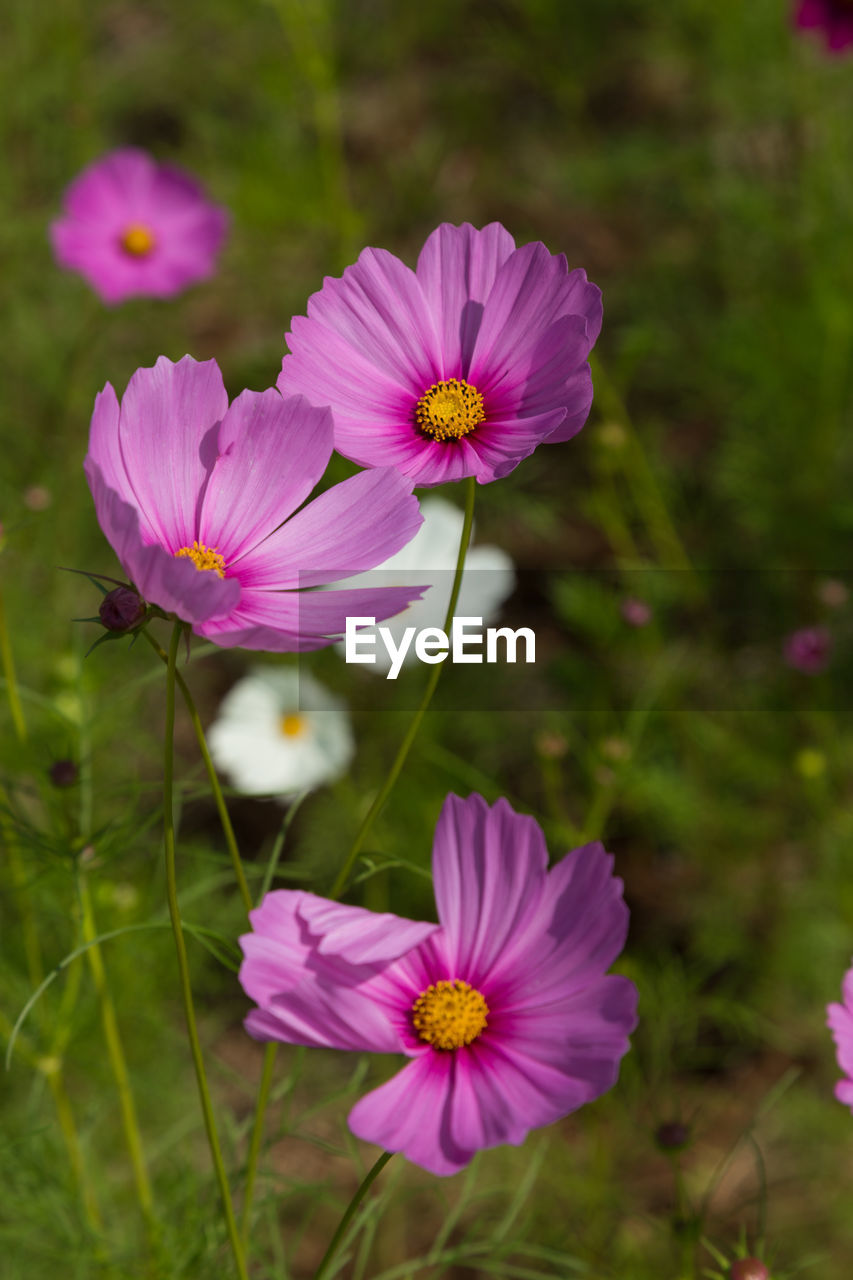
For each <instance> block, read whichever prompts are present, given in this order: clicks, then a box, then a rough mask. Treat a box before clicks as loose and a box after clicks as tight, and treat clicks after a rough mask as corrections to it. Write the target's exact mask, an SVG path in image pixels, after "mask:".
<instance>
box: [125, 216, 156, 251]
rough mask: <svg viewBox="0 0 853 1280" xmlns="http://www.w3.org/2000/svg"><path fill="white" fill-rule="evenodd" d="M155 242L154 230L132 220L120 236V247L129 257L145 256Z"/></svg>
mask: <svg viewBox="0 0 853 1280" xmlns="http://www.w3.org/2000/svg"><path fill="white" fill-rule="evenodd" d="M156 243H157V241H156V239H155V236H154V232H153V231H152V230H151V228H150V227H145V226H143V225H142V223H141V222H134V223H133V224H132V225H131V226H129V227H128V228H127V230H126V231H125V232H123V234H122V237H121V247H122V249H124V251H125V253H128V254H130V256H131V258H147V256H148V254H149V253H150V252H151V250H152V249H153V248H154V246H155V244H156Z"/></svg>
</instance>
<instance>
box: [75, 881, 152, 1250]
mask: <svg viewBox="0 0 853 1280" xmlns="http://www.w3.org/2000/svg"><path fill="white" fill-rule="evenodd" d="M77 892H78V894H79V897H80V917H81V924H82V934H83V941H84V942H86V943H88V944H89V945H88V957H89V968H90V969H91V971H92V980H93V982H94V984H95V991H96V992H97V995H98V1001H99V1003H100V1006H101V1025H102V1026H103V1030H104V1039H105V1041H106V1045H107V1056H108V1057H109V1060H110V1067H111V1069H112V1073H113V1078H114V1080H115V1083H116V1089H117V1090H118V1098H119V1106H120V1108H121V1119H122V1127H123V1128H124V1137H125V1142H126V1143H127V1150H128V1154H129V1155H130V1163H131V1167H132V1169H133V1180H134V1182H135V1184H136V1196H137V1199H138V1201H139V1208H140V1210H141V1212H142V1217H143V1219H144V1221H145V1227H146V1230H147V1232H148V1237H149V1241H150V1243H151V1246H152V1248H154V1247H156V1245H157V1241H158V1226H157V1220H156V1217H155V1215H154V1200H153V1197H152V1195H151V1183H150V1181H149V1178H148V1169H147V1167H146V1163H145V1155H144V1152H143V1149H142V1137H141V1134H140V1131H139V1121H138V1119H137V1116H136V1104H135V1102H134V1098H133V1090H132V1089H131V1085H130V1074H129V1072H128V1069H127V1060H126V1059H125V1056H124V1048H123V1046H122V1042H121V1035H120V1033H119V1028H118V1019H117V1018H116V1011H115V1005H114V1004H113V998H112V995H111V994H110V988H109V984H108V982H107V974H106V969H105V967H104V959H103V954H102V952H101V948H100V944H99V943H98V942H97V937H98V931H97V929H96V927H95V916H94V911H93V908H92V896H91V894H90V892H89V885H88V881H87V879H86V873H85V871H84V870H83V869H82V868H81V869H80V871H79V874H78V877H77Z"/></svg>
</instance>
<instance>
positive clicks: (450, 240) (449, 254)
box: [417, 222, 515, 390]
mask: <svg viewBox="0 0 853 1280" xmlns="http://www.w3.org/2000/svg"><path fill="white" fill-rule="evenodd" d="M514 250H515V241H514V240H513V238H512V236H511V235H510V234H509V232H508V231H506V230H504V228H503V227H502V226H501V224H500V223H499V222H492V223H489V225H488V226H487V227H483V229H482V231H478V230H477V229H476V228H475V227H472V226H471V224H470V223H468V222H464V223H463V224H462V226H461V227H454V226H452V225H451V224H450V223H449V222H444V223H442V224H441V226H440V227H437V228H436V230H435V231H433V233H432V234H431V235H430V236H429V237H428V238H427V240H426V243H425V244H424V247H423V248H422V249H421V252H420V255H419V257H418V265H417V277H418V280H419V282H420V285H421V288H422V290H423V294H424V297H425V299H426V301H427V304H428V306H429V307H430V310H431V312H432V315H433V321H434V324H435V327H436V330H437V332H438V335H439V341H440V344H441V352H442V356H443V364H442V368H441V374H440V376H441V377H442V378H459V377H462V376H464V374H463V370H465V369H467V368H468V364H469V362H470V359H471V353H472V352H473V350H474V341H475V339H476V337H477V331H478V329H479V327H480V319H481V317H482V314H483V304H484V303H485V301H486V298H487V297H488V296H489V293H490V291H491V288H492V285H493V284H494V282H495V277H496V275H497V273H498V269H499V268H500V267H501V266H502V265H503V263H504V262H505V261H506V260H507V258H508V257H509V256H510V254H511V253H512V252H513V251H514ZM424 390H426V388H424Z"/></svg>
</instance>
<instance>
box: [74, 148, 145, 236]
mask: <svg viewBox="0 0 853 1280" xmlns="http://www.w3.org/2000/svg"><path fill="white" fill-rule="evenodd" d="M154 169H155V165H154V161H153V160H152V158H151V156H149V155H148V154H147V153H146V152H144V151H140V150H138V149H137V148H136V147H121V148H119V149H118V150H117V151H111V152H110V153H109V154H108V155H106V156H102V157H101V158H100V159H99V160H96V161H94V163H93V164H91V165H89V166H88V168H86V169H84V170H83V172H82V173H80V174H79V175H78V176H77V177H76V178H75V179H74V181H73V182H72V183H71V185H70V186H69V187H68V190H67V191H66V193H65V198H64V202H63V203H64V205H65V208H66V210H67V211H68V213H69V214H71V215H72V216H73V217H75V218H79V219H80V220H81V221H83V222H97V223H101V224H102V223H103V220H104V219H109V220H111V221H112V222H113V223H114V224H115V225H116V226H118V227H121V226H122V225H126V224H127V222H129V221H131V220H132V218H133V216H134V215H138V214H141V213H142V212H143V210H145V209H146V208H147V204H146V197H147V195H148V192H149V190H150V187H151V182H152V179H153V176H154Z"/></svg>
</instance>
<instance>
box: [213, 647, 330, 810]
mask: <svg viewBox="0 0 853 1280" xmlns="http://www.w3.org/2000/svg"><path fill="white" fill-rule="evenodd" d="M207 738H208V743H209V746H210V753H211V755H212V756H213V760H214V763H215V764H216V767H217V768H218V769H221V770H222V771H223V772H224V773H226V774H227V775H228V777H229V778H230V780H231V783H232V785H233V786H234V787H235V788H236V790H237V791H242V792H245V794H246V795H275V796H278V797H282V798H284V797H287V796H291V795H293V794H295V793H296V792H298V791H310V790H313V789H314V788H315V787H320V786H322V785H323V783H324V782H333V781H334V780H335V779H336V778H339V777H340V776H341V774H343V773H344V772H345V771H346V769H347V768H348V767H349V763H350V761H351V760H352V757H353V752H354V750H355V747H354V743H353V736H352V730H351V728H350V722H349V715H348V713H347V710H346V706H345V704H344V703H343V702H342V701H341V700H340V699H339V698H336V697H334V696H333V695H332V694H331V693H329V692H328V690H327V689H324V688H323V686H322V685H321V684H318V682H317V681H316V680H314V679H312V677H311V676H309V675H308V674H307V672H300V671H298V670H297V669H296V668H295V667H255V668H254V669H253V670H252V671H251V672H250V673H249V674H248V675H246V676H244V677H243V679H242V680H238V681H237V683H236V684H235V685H234V687H233V689H231V690H230V691H229V693H227V694H226V695H225V697H224V698H223V700H222V703H221V705H220V707H219V714H218V715H217V717H216V719H215V720H214V722H213V724H212V725H211V726H210V729H209V730H208V734H207Z"/></svg>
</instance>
